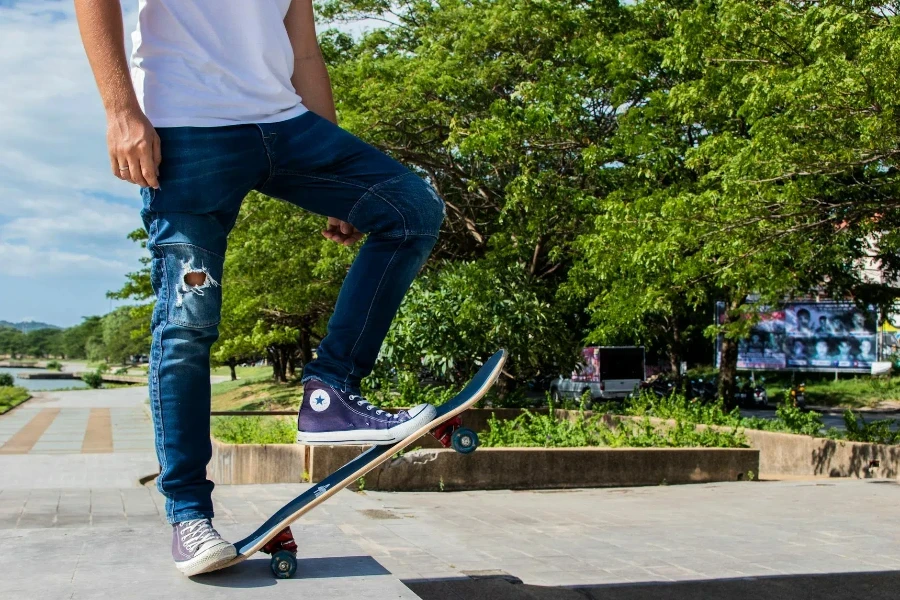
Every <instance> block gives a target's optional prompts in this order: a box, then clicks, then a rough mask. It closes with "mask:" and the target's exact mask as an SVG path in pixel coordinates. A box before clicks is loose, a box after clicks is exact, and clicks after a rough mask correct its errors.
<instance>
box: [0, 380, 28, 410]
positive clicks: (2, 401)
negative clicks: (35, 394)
mask: <svg viewBox="0 0 900 600" xmlns="http://www.w3.org/2000/svg"><path fill="white" fill-rule="evenodd" d="M30 397H31V394H29V393H28V390H26V389H25V388H20V387H11V386H4V387H0V414H3V413H5V412H6V411H8V410H9V409H11V408H13V407H15V406H18V405H19V404H22V403H23V402H25V401H26V400H28V399H29V398H30Z"/></svg>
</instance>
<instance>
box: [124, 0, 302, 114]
mask: <svg viewBox="0 0 900 600" xmlns="http://www.w3.org/2000/svg"><path fill="white" fill-rule="evenodd" d="M290 4H291V0H139V4H138V25H137V29H136V30H135V31H134V33H133V34H132V36H131V39H132V42H133V47H134V49H133V51H132V54H131V79H132V81H133V83H134V89H135V91H136V92H137V97H138V101H139V102H140V104H141V108H142V109H143V111H144V113H145V114H146V115H147V118H148V119H150V122H151V123H153V125H154V126H156V127H182V126H193V127H214V126H220V125H235V124H238V123H271V122H275V121H282V120H285V119H290V118H292V117H296V116H298V115H300V114H303V113H304V112H306V110H307V109H306V107H304V106H303V104H301V98H300V96H298V95H297V93H296V92H295V91H294V86H293V85H292V84H291V75H292V74H293V71H294V52H293V49H292V48H291V42H290V39H289V38H288V34H287V30H286V29H285V27H284V16H285V14H286V13H287V10H288V7H289V6H290Z"/></svg>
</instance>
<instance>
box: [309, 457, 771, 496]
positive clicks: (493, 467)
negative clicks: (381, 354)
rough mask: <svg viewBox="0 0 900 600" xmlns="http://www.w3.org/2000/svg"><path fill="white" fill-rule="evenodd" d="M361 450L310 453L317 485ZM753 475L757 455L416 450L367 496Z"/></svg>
mask: <svg viewBox="0 0 900 600" xmlns="http://www.w3.org/2000/svg"><path fill="white" fill-rule="evenodd" d="M363 450H365V448H364V447H362V446H316V447H314V448H313V449H312V454H311V467H312V468H311V470H310V476H311V478H312V480H313V481H319V480H321V479H323V478H324V477H326V476H327V475H329V474H330V473H332V472H333V471H334V470H336V469H337V468H338V467H340V466H341V465H343V464H344V463H346V462H347V461H349V460H351V459H352V458H353V457H355V456H357V455H358V454H360V453H361V452H362V451H363ZM750 472H753V473H754V476H755V474H756V473H758V472H759V452H758V451H757V450H752V449H727V448H479V449H478V450H477V451H476V452H474V453H472V454H469V455H462V454H458V453H457V452H454V451H453V450H445V449H438V450H436V449H421V450H414V451H412V452H407V453H405V454H403V455H402V456H400V457H398V458H393V459H390V460H388V461H387V462H386V463H384V464H383V465H381V466H380V467H378V468H376V469H374V470H372V471H371V472H369V473H368V474H367V475H366V476H365V487H366V489H373V490H384V491H438V490H444V491H452V490H475V489H478V490H489V489H549V488H579V487H617V486H635V485H659V484H661V483H670V484H679V483H707V482H710V481H738V480H740V479H745V478H749V473H750Z"/></svg>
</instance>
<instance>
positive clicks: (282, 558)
mask: <svg viewBox="0 0 900 600" xmlns="http://www.w3.org/2000/svg"><path fill="white" fill-rule="evenodd" d="M262 551H263V552H265V553H266V554H270V555H271V556H272V560H271V562H270V564H269V566H270V567H271V568H272V573H274V574H275V577H277V578H279V579H289V578H291V577H293V575H294V573H295V572H296V571H297V542H295V541H294V534H293V533H291V528H290V527H285V528H284V529H282V530H281V531H280V532H279V533H278V535H276V536H275V537H273V538H272V539H271V540H269V543H268V544H266V545H265V546H263V547H262Z"/></svg>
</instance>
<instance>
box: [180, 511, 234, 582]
mask: <svg viewBox="0 0 900 600" xmlns="http://www.w3.org/2000/svg"><path fill="white" fill-rule="evenodd" d="M235 556H237V550H235V548H234V546H232V545H231V544H229V543H228V542H226V541H225V540H223V539H222V536H221V535H219V532H218V531H216V530H215V529H213V526H212V522H211V521H210V520H209V519H191V520H190V521H182V522H181V523H175V525H173V526H172V558H174V559H175V566H176V567H178V570H179V571H181V572H182V573H184V574H185V575H188V576H191V575H196V574H198V573H204V572H206V571H213V570H215V569H217V568H219V567H221V566H223V565H224V564H225V563H227V562H229V561H230V560H231V559H232V558H234V557H235Z"/></svg>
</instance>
